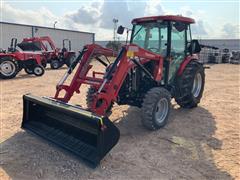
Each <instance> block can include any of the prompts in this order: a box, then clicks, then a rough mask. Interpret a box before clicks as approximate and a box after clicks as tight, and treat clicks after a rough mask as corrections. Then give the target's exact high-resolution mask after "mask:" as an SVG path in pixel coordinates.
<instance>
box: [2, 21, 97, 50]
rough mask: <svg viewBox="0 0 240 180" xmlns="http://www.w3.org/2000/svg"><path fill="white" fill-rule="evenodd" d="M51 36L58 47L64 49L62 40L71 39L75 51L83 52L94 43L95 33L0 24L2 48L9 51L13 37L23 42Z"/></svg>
mask: <svg viewBox="0 0 240 180" xmlns="http://www.w3.org/2000/svg"><path fill="white" fill-rule="evenodd" d="M32 33H34V36H36V37H37V36H50V37H51V38H52V39H53V41H54V42H55V44H56V47H59V48H62V40H63V39H70V40H71V42H72V49H73V50H74V51H78V50H81V49H82V47H83V46H84V45H85V44H91V43H93V42H94V33H87V32H79V31H70V30H62V29H54V28H45V27H34V28H33V29H32V26H29V25H18V24H10V23H2V22H0V48H2V49H7V48H8V47H9V46H10V41H11V39H12V38H13V37H15V38H17V39H18V42H21V41H22V39H23V38H25V37H32Z"/></svg>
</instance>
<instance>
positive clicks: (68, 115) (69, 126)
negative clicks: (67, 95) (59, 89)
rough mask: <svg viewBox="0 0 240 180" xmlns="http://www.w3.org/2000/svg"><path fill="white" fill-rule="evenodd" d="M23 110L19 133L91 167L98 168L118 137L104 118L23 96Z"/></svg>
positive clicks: (116, 130)
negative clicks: (39, 139)
mask: <svg viewBox="0 0 240 180" xmlns="http://www.w3.org/2000/svg"><path fill="white" fill-rule="evenodd" d="M23 108H24V112H23V121H22V128H23V129H26V130H29V131H31V132H33V133H35V134H37V135H39V136H41V137H43V138H45V139H47V140H49V141H51V142H53V143H54V144H57V145H58V146H60V147H62V148H64V149H67V150H69V151H71V152H73V153H74V154H76V155H77V156H78V157H80V158H81V159H82V160H84V161H85V162H87V164H88V165H90V166H92V167H96V166H97V165H98V164H99V162H100V161H101V159H102V158H103V157H104V156H105V155H106V154H107V153H108V152H109V151H110V150H111V149H112V148H113V146H114V145H116V144H117V142H118V139H119V136H120V133H119V130H118V128H117V127H116V126H115V125H114V124H113V123H112V122H111V121H110V120H109V119H108V118H106V117H105V118H101V117H99V116H96V115H94V114H92V113H91V112H89V111H87V110H84V109H82V108H80V107H77V106H73V105H69V104H66V103H62V102H59V101H56V100H54V99H50V98H45V97H36V96H33V95H30V94H28V95H24V96H23ZM102 123H103V124H104V126H105V128H104V129H103V128H101V127H103V126H102Z"/></svg>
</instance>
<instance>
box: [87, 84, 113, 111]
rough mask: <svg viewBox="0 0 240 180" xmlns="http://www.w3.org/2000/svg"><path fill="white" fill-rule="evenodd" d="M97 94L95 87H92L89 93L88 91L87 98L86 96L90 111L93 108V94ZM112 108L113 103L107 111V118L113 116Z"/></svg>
mask: <svg viewBox="0 0 240 180" xmlns="http://www.w3.org/2000/svg"><path fill="white" fill-rule="evenodd" d="M95 92H97V90H96V89H95V88H94V87H92V86H90V87H89V89H88V91H87V96H86V103H87V107H88V109H91V108H92V103H93V94H94V93H95ZM112 107H113V103H111V105H110V106H109V107H108V108H107V110H106V115H107V116H110V115H111V114H112Z"/></svg>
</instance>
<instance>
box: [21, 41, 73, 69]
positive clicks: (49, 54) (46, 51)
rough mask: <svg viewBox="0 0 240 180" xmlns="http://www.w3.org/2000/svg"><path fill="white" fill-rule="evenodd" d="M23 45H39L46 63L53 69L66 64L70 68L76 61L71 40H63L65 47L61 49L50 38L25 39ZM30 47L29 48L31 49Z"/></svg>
mask: <svg viewBox="0 0 240 180" xmlns="http://www.w3.org/2000/svg"><path fill="white" fill-rule="evenodd" d="M22 43H23V44H30V46H31V44H32V43H35V44H39V46H40V47H41V51H42V54H43V55H44V58H45V59H46V62H47V63H49V64H50V66H51V68H52V69H58V68H60V67H62V66H63V65H64V64H66V65H67V66H68V67H69V66H70V64H71V62H72V61H73V60H74V59H75V52H74V51H72V49H71V41H70V40H69V39H64V40H63V47H62V49H59V48H57V47H56V45H55V43H54V42H53V40H52V39H51V38H50V37H49V36H43V37H33V38H24V39H23V42H22ZM30 46H29V47H30Z"/></svg>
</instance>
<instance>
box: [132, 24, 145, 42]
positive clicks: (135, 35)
mask: <svg viewBox="0 0 240 180" xmlns="http://www.w3.org/2000/svg"><path fill="white" fill-rule="evenodd" d="M142 28H143V26H142V27H141V28H140V29H139V30H138V31H137V32H136V33H135V34H134V35H133V37H132V39H133V38H135V36H136V35H137V34H138V33H139V32H140V31H141V30H142Z"/></svg>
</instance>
